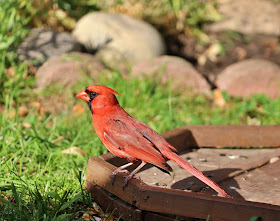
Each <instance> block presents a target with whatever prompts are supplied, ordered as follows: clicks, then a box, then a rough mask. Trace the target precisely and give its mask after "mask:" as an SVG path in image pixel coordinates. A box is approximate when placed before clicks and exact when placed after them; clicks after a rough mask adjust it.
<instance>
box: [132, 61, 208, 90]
mask: <svg viewBox="0 0 280 221" xmlns="http://www.w3.org/2000/svg"><path fill="white" fill-rule="evenodd" d="M131 73H132V75H134V76H139V75H148V76H150V75H153V76H154V77H156V78H157V79H158V78H160V80H161V81H162V82H167V81H168V80H170V83H171V86H172V87H174V88H176V89H178V90H180V91H186V90H191V91H192V92H194V93H206V92H209V90H210V85H209V84H208V83H207V81H206V80H205V79H204V78H203V77H202V75H201V74H199V72H198V71H196V69H195V68H194V67H193V66H192V65H191V63H189V62H187V61H186V60H184V59H182V58H179V57H175V56H160V57H158V58H155V59H153V60H149V61H144V62H140V63H138V64H136V65H134V66H133V67H132V70H131Z"/></svg>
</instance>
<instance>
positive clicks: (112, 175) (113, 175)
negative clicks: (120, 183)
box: [110, 170, 129, 185]
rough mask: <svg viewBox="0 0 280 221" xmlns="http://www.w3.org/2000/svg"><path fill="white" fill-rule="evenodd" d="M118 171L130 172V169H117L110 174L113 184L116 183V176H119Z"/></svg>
mask: <svg viewBox="0 0 280 221" xmlns="http://www.w3.org/2000/svg"><path fill="white" fill-rule="evenodd" d="M118 173H129V171H128V170H119V171H117V170H115V171H114V172H113V173H112V174H111V175H110V178H111V183H112V185H114V182H115V180H116V176H117V174H118Z"/></svg>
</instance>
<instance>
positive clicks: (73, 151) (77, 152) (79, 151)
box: [61, 147, 86, 156]
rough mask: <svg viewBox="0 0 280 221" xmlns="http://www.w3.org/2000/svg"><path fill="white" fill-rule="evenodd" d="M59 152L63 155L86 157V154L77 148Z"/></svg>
mask: <svg viewBox="0 0 280 221" xmlns="http://www.w3.org/2000/svg"><path fill="white" fill-rule="evenodd" d="M61 152H62V153H65V154H74V155H82V156H85V155H86V152H85V151H84V150H82V149H81V148H79V147H69V148H68V149H65V150H62V151H61Z"/></svg>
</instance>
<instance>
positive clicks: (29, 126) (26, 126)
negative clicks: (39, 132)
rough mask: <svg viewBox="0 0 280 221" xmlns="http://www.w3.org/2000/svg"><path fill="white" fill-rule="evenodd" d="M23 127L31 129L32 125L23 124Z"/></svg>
mask: <svg viewBox="0 0 280 221" xmlns="http://www.w3.org/2000/svg"><path fill="white" fill-rule="evenodd" d="M22 126H24V127H25V128H31V124H30V123H26V122H24V123H22Z"/></svg>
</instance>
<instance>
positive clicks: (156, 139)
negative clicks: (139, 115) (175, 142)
mask: <svg viewBox="0 0 280 221" xmlns="http://www.w3.org/2000/svg"><path fill="white" fill-rule="evenodd" d="M126 124H127V125H128V126H130V127H133V128H136V129H137V130H138V131H139V132H140V133H141V134H143V136H145V137H146V138H147V139H148V140H150V141H151V142H152V143H153V144H154V145H155V146H156V147H157V148H158V149H159V150H160V151H169V150H172V151H174V152H178V151H177V150H176V148H175V147H173V146H172V145H170V144H169V143H168V142H167V141H166V140H165V139H164V138H163V137H162V136H161V135H159V134H158V133H157V132H156V131H155V130H153V129H152V128H150V127H149V126H148V125H146V124H144V123H143V122H141V121H138V120H136V119H134V118H133V117H131V116H130V115H128V116H127V117H126Z"/></svg>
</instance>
